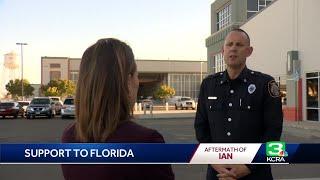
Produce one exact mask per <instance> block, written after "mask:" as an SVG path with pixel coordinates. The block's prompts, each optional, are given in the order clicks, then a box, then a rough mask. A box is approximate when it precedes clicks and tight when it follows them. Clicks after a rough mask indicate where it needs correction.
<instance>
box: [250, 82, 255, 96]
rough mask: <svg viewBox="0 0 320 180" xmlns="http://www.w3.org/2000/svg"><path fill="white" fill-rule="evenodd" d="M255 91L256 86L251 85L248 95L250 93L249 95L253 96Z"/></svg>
mask: <svg viewBox="0 0 320 180" xmlns="http://www.w3.org/2000/svg"><path fill="white" fill-rule="evenodd" d="M255 90H256V85H254V84H250V85H249V86H248V93H249V94H252V93H253V92H254V91H255Z"/></svg>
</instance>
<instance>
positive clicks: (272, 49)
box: [241, 0, 295, 76]
mask: <svg viewBox="0 0 320 180" xmlns="http://www.w3.org/2000/svg"><path fill="white" fill-rule="evenodd" d="M293 1H295V0H278V1H276V2H274V3H273V4H271V5H270V7H268V8H267V9H265V10H264V11H262V12H261V13H259V14H258V15H257V16H255V17H253V18H252V19H251V20H249V21H248V22H247V23H245V24H244V25H243V26H241V28H242V29H244V30H245V31H247V32H248V34H249V35H250V38H251V45H252V46H253V53H252V55H251V57H249V58H248V61H247V62H248V67H249V68H252V69H255V70H258V71H262V72H265V73H267V74H271V75H273V76H278V75H285V74H286V60H287V52H288V51H290V50H294V48H295V44H294V42H295V41H294V34H293V33H294V32H293V26H294V22H293V17H292V15H293V12H294V9H293Z"/></svg>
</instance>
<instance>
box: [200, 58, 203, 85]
mask: <svg viewBox="0 0 320 180" xmlns="http://www.w3.org/2000/svg"><path fill="white" fill-rule="evenodd" d="M202 64H203V62H200V82H202Z"/></svg>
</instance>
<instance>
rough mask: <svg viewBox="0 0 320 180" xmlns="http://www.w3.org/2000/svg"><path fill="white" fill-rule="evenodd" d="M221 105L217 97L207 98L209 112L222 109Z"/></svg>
mask: <svg viewBox="0 0 320 180" xmlns="http://www.w3.org/2000/svg"><path fill="white" fill-rule="evenodd" d="M222 106H223V105H222V101H221V100H219V99H211V100H208V110H209V111H211V112H214V111H221V110H222V109H223V107H222Z"/></svg>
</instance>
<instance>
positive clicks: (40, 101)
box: [31, 99, 50, 104]
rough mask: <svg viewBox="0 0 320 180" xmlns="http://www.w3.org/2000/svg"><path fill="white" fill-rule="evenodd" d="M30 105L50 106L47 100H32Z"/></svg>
mask: <svg viewBox="0 0 320 180" xmlns="http://www.w3.org/2000/svg"><path fill="white" fill-rule="evenodd" d="M31 104H50V100H49V99H34V100H32V101H31Z"/></svg>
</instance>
